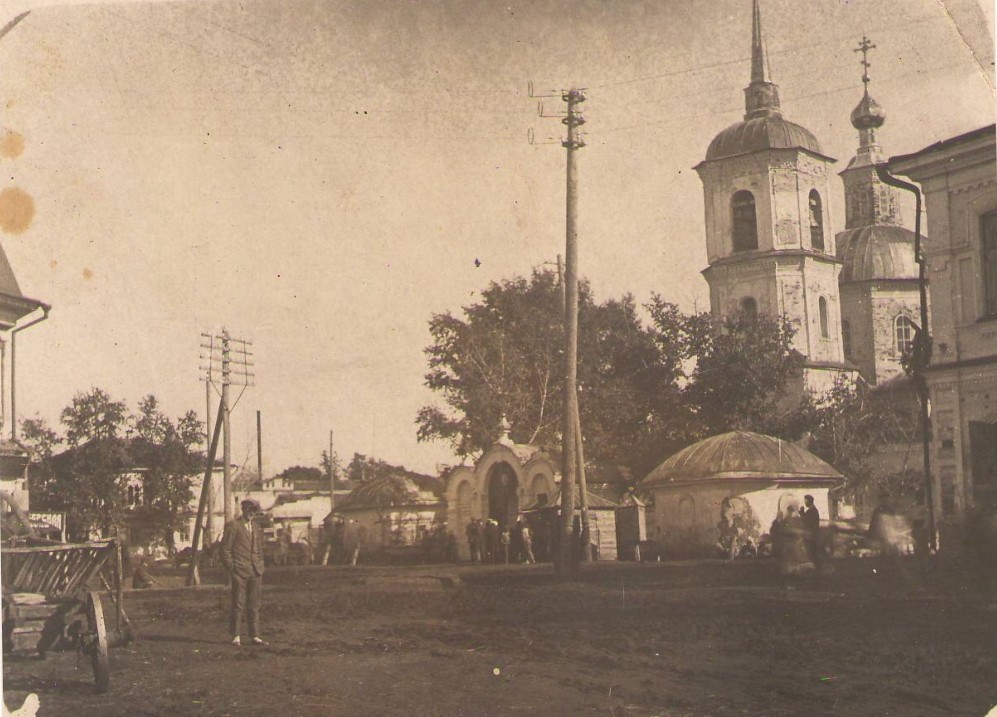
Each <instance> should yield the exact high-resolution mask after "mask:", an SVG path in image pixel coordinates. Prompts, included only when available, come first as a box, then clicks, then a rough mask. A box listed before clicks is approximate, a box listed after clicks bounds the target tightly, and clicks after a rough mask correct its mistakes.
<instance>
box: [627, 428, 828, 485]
mask: <svg viewBox="0 0 997 717" xmlns="http://www.w3.org/2000/svg"><path fill="white" fill-rule="evenodd" d="M759 479H761V480H778V481H794V480H799V481H806V482H808V483H812V482H813V481H815V480H817V481H821V480H826V481H835V482H837V481H840V480H841V479H842V475H841V474H840V473H839V472H838V471H837V470H835V469H834V467H833V466H831V465H830V464H829V463H826V462H825V461H823V460H821V459H820V458H818V457H817V456H815V455H814V454H813V453H811V452H810V451H808V450H806V449H805V448H803V447H801V446H799V445H797V444H795V443H790V442H787V441H783V440H781V439H779V438H773V437H772V436H764V435H762V434H760V433H750V432H748V431H732V432H730V433H724V434H721V435H719V436H712V437H710V438H707V439H705V440H702V441H700V442H699V443H694V444H692V445H691V446H688V447H686V448H683V449H682V450H681V451H679V452H678V453H676V454H675V455H673V456H672V457H671V458H669V459H668V460H666V461H665V462H664V463H662V464H661V465H659V466H658V467H657V468H655V469H654V470H653V471H651V472H650V473H648V474H647V476H646V477H645V478H644V480H642V481H641V487H643V488H647V487H651V486H655V485H668V484H672V483H675V484H681V483H688V482H697V481H706V480H759Z"/></svg>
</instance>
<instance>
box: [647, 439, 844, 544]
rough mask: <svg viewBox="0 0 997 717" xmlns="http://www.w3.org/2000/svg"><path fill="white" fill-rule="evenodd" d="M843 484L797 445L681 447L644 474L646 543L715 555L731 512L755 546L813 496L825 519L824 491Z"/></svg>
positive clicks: (748, 442)
mask: <svg viewBox="0 0 997 717" xmlns="http://www.w3.org/2000/svg"><path fill="white" fill-rule="evenodd" d="M843 480H844V476H842V475H841V473H839V472H838V471H837V470H836V469H835V468H834V467H833V466H831V465H830V464H828V463H826V462H825V461H823V460H821V459H820V458H818V457H817V456H815V455H814V454H813V453H811V452H810V451H808V450H806V449H805V448H803V447H802V446H799V445H797V444H795V443H791V442H788V441H783V440H781V439H779V438H773V437H772V436H765V435H762V434H760V433H750V432H747V431H732V432H730V433H724V434H721V435H718V436H712V437H710V438H707V439H705V440H702V441H700V442H699V443H694V444H693V445H691V446H688V447H686V448H683V449H682V450H681V451H679V452H678V453H676V454H675V455H673V456H672V457H671V458H669V459H668V460H666V461H665V462H663V463H662V464H661V465H659V466H658V467H657V468H655V469H654V470H653V471H651V472H650V473H648V474H647V476H645V477H644V479H643V480H642V481H641V482H640V486H639V490H640V491H641V492H642V493H646V494H648V495H650V496H651V497H652V499H653V509H652V510H650V511H649V513H648V528H649V533H650V537H651V539H652V540H654V541H655V542H656V543H658V545H659V547H660V548H661V549H662V550H663V552H664V554H665V555H666V556H675V557H692V556H701V557H708V556H714V555H716V554H717V543H718V540H719V528H718V524H719V523H720V520H721V516H722V515H723V513H724V512H725V511H733V512H735V513H737V514H738V515H739V516H740V521H741V524H742V525H744V526H746V528H745V532H746V533H747V534H748V535H749V536H751V537H752V539H753V540H754V541H755V542H756V543H757V542H758V538H759V537H761V535H763V534H765V533H767V532H768V530H769V526H771V525H772V521H773V520H775V518H776V517H777V516H779V514H780V513H781V512H784V511H785V510H786V508H787V507H788V506H789V505H802V503H803V496H804V495H807V494H809V495H812V496H813V497H814V503H815V505H816V506H817V509H818V510H819V511H820V514H821V516H822V517H824V518H826V517H827V516H828V491H829V490H830V489H831V488H833V487H835V486H837V485H839V484H840V483H841V482H842V481H843Z"/></svg>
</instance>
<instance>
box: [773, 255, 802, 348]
mask: <svg viewBox="0 0 997 717" xmlns="http://www.w3.org/2000/svg"><path fill="white" fill-rule="evenodd" d="M776 283H777V285H778V287H779V289H778V291H779V313H780V314H781V315H782V316H785V317H786V318H787V319H788V320H789V322H790V324H791V325H792V327H793V328H794V329H795V330H796V333H795V334H794V336H793V348H795V349H796V350H797V351H799V352H800V353H802V354H803V355H804V356H809V355H810V336H809V334H810V325H809V323H810V322H809V321H808V320H807V308H808V307H807V302H806V291H805V290H804V286H803V275H802V274H801V273H800V272H799V271H796V272H786V271H784V270H783V271H779V272H778V273H777V274H776Z"/></svg>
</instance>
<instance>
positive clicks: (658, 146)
mask: <svg viewBox="0 0 997 717" xmlns="http://www.w3.org/2000/svg"><path fill="white" fill-rule="evenodd" d="M25 10H31V13H30V14H29V15H28V16H26V17H25V18H24V19H23V20H21V22H19V23H18V24H17V25H16V26H15V27H13V29H11V30H10V31H9V32H8V33H7V34H6V35H5V36H4V37H2V38H0V107H2V108H3V114H2V115H0V170H2V172H0V191H2V190H4V189H13V188H17V189H19V190H21V191H22V192H24V193H25V194H27V195H28V196H30V197H31V200H32V201H33V207H34V212H33V214H32V216H31V217H30V221H28V222H27V223H26V224H25V223H24V222H22V223H20V224H17V225H16V226H9V224H10V223H9V222H8V223H7V225H5V226H4V227H3V233H2V234H0V241H2V243H3V247H4V249H5V251H6V252H7V255H8V257H9V259H10V261H11V264H12V266H13V268H14V271H15V273H16V275H17V278H18V281H19V283H20V285H21V289H22V291H23V292H24V293H25V294H26V295H27V296H30V297H32V298H36V299H39V300H42V301H44V302H46V303H49V304H51V305H52V306H53V309H52V312H51V316H50V318H49V319H48V320H47V321H46V322H45V323H43V324H40V325H38V326H36V327H33V328H31V329H29V330H27V331H25V332H23V333H21V334H19V336H18V339H17V341H18V348H17V352H18V368H17V372H18V376H17V381H18V386H17V391H18V394H17V411H18V420H22V419H24V418H28V417H33V416H41V417H43V418H46V419H47V420H48V421H49V422H50V423H51V424H53V425H55V424H57V423H58V417H59V412H60V410H61V409H62V408H63V407H64V406H66V405H67V404H68V403H69V402H70V401H71V400H72V397H73V395H74V394H75V393H77V392H80V391H86V390H88V389H90V388H91V387H100V388H103V389H104V390H106V391H108V392H109V393H110V394H111V396H112V397H114V398H115V399H119V400H125V401H127V402H128V404H129V405H130V406H132V407H134V406H135V405H136V404H137V402H138V400H139V399H140V398H141V397H142V396H144V395H146V394H149V393H152V394H155V395H156V396H157V397H158V398H159V399H160V401H161V403H162V404H163V406H164V408H165V410H166V411H167V412H168V413H169V414H171V415H173V416H178V415H180V414H182V413H184V412H185V411H187V410H190V409H193V410H195V411H197V413H198V414H199V415H200V416H202V417H203V416H204V413H205V401H206V397H205V387H204V384H203V383H202V382H200V380H199V379H200V378H201V377H202V375H203V373H202V371H201V370H200V367H201V365H202V361H201V360H200V358H199V354H200V348H199V344H200V341H201V338H200V335H201V333H202V332H219V331H221V329H222V328H223V327H225V328H227V329H228V331H229V332H230V333H231V334H232V335H233V336H235V337H238V338H242V339H246V340H249V341H252V346H251V348H252V351H253V362H254V371H255V376H256V378H255V386H253V387H251V388H249V389H247V390H246V391H245V392H244V393H243V394H242V395H241V398H240V400H239V401H238V403H237V404H236V405H235V407H234V410H233V413H232V422H233V454H232V455H233V460H234V461H235V462H237V463H244V462H245V463H246V464H247V466H248V467H250V468H254V467H255V461H256V443H255V440H256V439H255V433H256V412H257V411H260V413H261V418H262V428H263V431H262V433H263V441H262V444H263V445H262V448H263V456H264V467H263V472H264V474H265V475H272V474H273V473H275V472H277V471H280V470H282V469H283V468H285V467H287V466H290V465H295V464H303V465H317V464H318V460H319V456H320V453H321V452H322V451H323V450H324V449H326V448H327V447H328V445H329V432H330V430H331V431H333V432H334V442H335V449H336V451H337V453H339V454H340V456H343V457H345V458H346V459H347V460H348V459H349V457H350V456H352V454H353V452H360V453H364V454H368V455H375V456H377V457H380V458H383V459H384V460H387V461H389V462H392V463H400V464H404V465H406V466H408V467H410V468H413V469H417V470H423V471H426V472H430V473H433V472H435V471H436V466H437V465H438V464H441V463H453V462H456V460H457V459H455V458H454V457H453V455H452V454H451V453H450V451H449V448H448V446H447V445H446V444H444V443H428V444H427V443H422V444H420V443H418V442H417V440H416V425H415V416H416V412H417V411H418V409H419V408H420V407H421V406H423V405H426V404H429V403H434V402H437V401H438V400H437V399H436V397H434V395H433V394H432V392H430V391H429V390H428V389H427V388H426V387H425V386H424V383H423V382H424V374H425V373H426V370H427V366H426V357H425V354H424V353H423V349H424V348H425V347H426V346H427V345H428V344H429V343H430V336H429V332H428V322H429V320H430V318H431V317H432V316H433V314H434V313H439V312H446V311H451V312H459V311H460V309H461V307H462V306H464V305H467V304H468V303H472V302H474V301H476V300H478V298H479V297H480V291H481V290H482V289H483V288H485V287H486V286H487V285H488V283H489V282H492V281H500V280H503V279H507V278H511V277H513V276H516V275H528V274H529V273H530V272H531V271H532V270H533V269H534V268H537V267H541V268H542V267H552V266H553V263H554V262H555V261H556V257H557V255H558V254H563V252H564V191H565V190H564V164H565V157H564V154H565V152H564V150H563V148H562V147H561V146H560V144H559V141H560V138H561V136H562V133H563V125H561V123H560V122H559V120H558V118H557V117H553V118H550V117H541V116H539V114H538V102H539V101H540V100H538V99H537V98H531V97H530V96H529V93H528V87H529V83H532V86H533V89H534V94H548V95H554V96H553V97H547V98H544V99H542V102H543V112H544V114H545V115H556V114H558V113H560V112H563V103H562V102H561V101H560V98H559V93H560V90H562V89H566V88H569V87H582V88H585V89H586V96H587V98H588V99H587V101H586V102H585V104H584V111H585V117H586V124H585V126H584V131H585V135H584V136H585V140H586V142H587V146H586V147H585V148H584V149H582V150H580V152H579V153H578V160H579V191H580V195H579V242H580V243H579V270H580V273H581V274H582V275H583V276H585V277H587V278H588V279H589V280H590V281H591V283H592V286H593V289H594V292H595V294H596V297H597V299H605V298H610V297H618V296H620V295H622V294H624V293H627V292H629V293H631V294H633V295H634V296H635V297H636V299H637V300H638V301H639V302H645V301H647V300H648V299H649V298H650V296H651V294H652V293H658V294H660V295H662V296H663V297H664V298H666V299H668V300H671V301H673V302H676V303H678V304H679V305H680V306H681V307H682V308H683V309H685V310H688V311H691V310H695V309H698V310H705V309H707V308H708V302H709V299H708V291H707V286H706V283H705V281H704V280H703V279H702V277H701V276H700V271H701V270H702V269H703V268H704V267H705V266H706V250H705V238H704V230H703V199H702V185H701V184H700V181H699V178H698V177H697V175H696V173H695V171H694V170H693V169H692V168H693V167H694V166H695V165H696V164H697V163H698V162H700V161H702V159H703V157H704V154H705V151H706V148H707V146H708V145H709V143H710V140H711V139H712V138H713V137H714V136H715V135H716V134H717V133H719V132H720V131H721V130H722V129H724V128H725V127H727V126H728V125H731V124H733V123H735V122H737V121H739V120H740V119H741V116H742V115H743V113H744V106H743V89H744V87H745V86H746V85H747V84H748V79H749V67H750V65H749V61H750V41H751V3H750V2H749V0H711V1H710V2H702V1H701V0H656V1H655V2H651V1H650V0H645V1H640V0H631V1H629V2H620V1H619V0H574V1H568V0H534V1H532V2H511V3H509V2H505V3H498V2H494V1H492V0H426V1H424V2H414V1H413V2H406V1H403V0H392V1H390V2H389V1H388V0H369V1H367V2H363V3H356V2H348V1H345V0H343V1H339V0H330V1H329V2H316V1H306V0H286V1H282V2H270V1H261V0H243V1H242V2H227V1H226V2H216V1H214V0H199V1H198V2H111V3H97V4H86V3H78V2H72V3H63V4H55V3H49V2H29V1H27V0H4V2H3V3H0V26H3V25H4V24H6V23H7V22H8V21H10V20H11V19H13V18H14V17H16V16H17V15H18V14H19V13H20V12H23V11H25ZM761 12H762V22H763V28H764V34H765V40H766V44H767V48H768V53H769V65H770V69H771V76H772V80H773V81H774V82H776V83H777V84H778V85H779V86H780V94H781V98H782V109H783V113H784V116H786V117H787V119H790V120H792V121H794V122H797V123H799V124H802V125H803V126H804V127H806V128H808V129H809V130H810V131H812V132H813V133H814V134H815V135H816V136H817V138H818V140H819V141H820V142H821V144H822V147H823V149H824V152H825V153H826V154H829V155H831V156H833V157H836V158H837V159H838V160H839V163H838V165H836V167H835V170H836V171H840V170H841V169H843V168H844V166H845V165H846V164H847V161H848V159H849V158H850V157H851V156H852V155H853V154H854V152H855V149H856V147H857V145H858V139H857V133H856V131H855V130H854V129H853V128H852V127H851V125H850V124H849V121H848V117H849V113H850V112H851V110H852V108H853V107H854V106H855V105H856V104H857V102H858V101H859V99H860V98H861V94H862V83H861V79H860V78H861V67H860V65H859V63H858V60H859V59H860V56H859V55H858V54H856V53H855V52H853V48H855V47H856V46H857V44H858V42H859V40H860V39H861V38H862V36H863V34H867V35H868V36H869V37H870V38H871V39H872V41H873V42H874V43H875V44H876V46H877V47H876V49H874V50H873V51H872V52H871V55H870V62H871V63H872V67H871V69H870V75H871V77H872V82H871V84H870V91H871V93H872V95H873V96H874V97H875V98H876V99H877V100H878V101H879V103H880V104H881V105H882V106H883V107H884V109H885V111H886V114H887V122H886V125H885V126H884V128H883V129H882V130H881V131H880V133H879V137H880V141H881V143H882V144H883V146H884V150H885V152H886V153H887V154H888V155H893V154H903V153H907V152H912V151H916V150H918V149H920V148H922V147H924V146H926V145H928V144H931V143H933V142H936V141H939V140H941V139H944V138H947V137H950V136H953V135H956V134H960V133H962V132H966V131H969V130H972V129H976V128H978V127H981V126H983V125H986V124H989V123H992V122H994V116H995V96H994V76H993V19H994V8H993V6H992V5H990V4H989V2H988V0H984V4H980V2H979V1H978V0H808V2H806V3H801V2H799V0H762V6H761ZM974 50H975V54H974ZM528 135H532V137H533V143H532V144H531V142H530V141H529V140H528ZM832 185H833V186H834V191H835V194H834V195H833V196H832V197H830V204H831V213H832V220H833V223H834V229H835V230H836V231H841V230H842V229H843V226H844V213H843V203H842V197H841V190H840V183H839V182H837V181H833V182H832ZM0 219H2V217H0ZM907 219H908V220H911V219H912V217H910V213H909V212H908V216H907ZM908 223H910V222H908ZM238 395H239V391H238V390H234V391H233V396H234V397H235V396H238ZM213 400H215V401H217V398H215V399H213ZM213 410H214V409H213Z"/></svg>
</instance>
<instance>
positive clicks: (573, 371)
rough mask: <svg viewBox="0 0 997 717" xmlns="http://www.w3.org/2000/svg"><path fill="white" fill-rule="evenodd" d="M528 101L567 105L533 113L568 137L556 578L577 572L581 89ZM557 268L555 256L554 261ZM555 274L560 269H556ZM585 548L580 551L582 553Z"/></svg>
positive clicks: (580, 454) (580, 461)
mask: <svg viewBox="0 0 997 717" xmlns="http://www.w3.org/2000/svg"><path fill="white" fill-rule="evenodd" d="M529 96H530V97H539V98H543V97H556V96H560V98H561V100H562V101H563V102H565V103H566V104H567V106H568V108H567V113H566V114H565V115H564V116H561V115H545V114H544V108H543V99H541V100H540V103H539V106H538V109H539V114H540V116H541V117H551V116H559V117H561V122H562V123H563V124H564V125H565V126H566V127H567V128H568V136H567V138H566V139H565V140H563V141H562V142H561V146H562V147H564V148H565V149H566V150H567V181H566V187H565V189H566V192H565V193H566V197H565V199H566V202H565V261H564V275H563V279H564V281H563V292H564V293H563V296H564V342H565V349H564V389H563V391H564V400H563V407H562V411H563V412H562V420H561V520H560V525H559V526H558V530H557V535H558V538H559V540H558V551H557V555H556V556H555V561H554V569H555V572H556V574H557V575H558V576H559V577H571V576H573V575H575V574H577V572H578V560H577V558H578V555H579V547H580V546H579V545H578V542H579V541H578V538H579V537H581V536H579V535H576V534H575V531H574V517H575V504H576V499H575V482H576V481H584V477H583V476H582V475H580V473H579V468H580V466H581V464H583V462H584V456H583V452H582V445H581V423H580V421H579V416H578V229H577V218H578V166H577V157H576V156H575V155H576V152H577V151H578V150H579V149H581V148H582V147H584V146H585V142H584V141H583V140H582V138H581V137H580V136H579V132H578V128H579V127H581V126H582V125H583V124H585V118H584V117H582V116H581V113H580V111H579V105H580V104H581V103H582V102H584V101H585V94H584V91H583V90H581V89H578V88H572V89H570V90H562V91H561V92H560V94H559V95H555V94H546V95H536V94H534V92H533V83H530V87H529ZM527 137H528V138H529V141H530V144H549V143H547V142H540V143H538V142H535V141H534V134H533V130H532V129H531V130H530V131H529V132H528V133H527ZM558 264H560V258H559V259H558ZM558 273H559V274H560V267H558ZM584 490H585V489H584V483H583V484H582V500H583V501H584V499H585V498H584ZM582 506H583V511H582V521H586V522H585V523H582V521H579V526H578V527H579V532H580V533H587V531H586V530H583V528H584V527H586V526H587V518H588V516H587V511H586V510H584V507H585V505H584V503H582ZM587 547H588V546H586V551H587Z"/></svg>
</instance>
